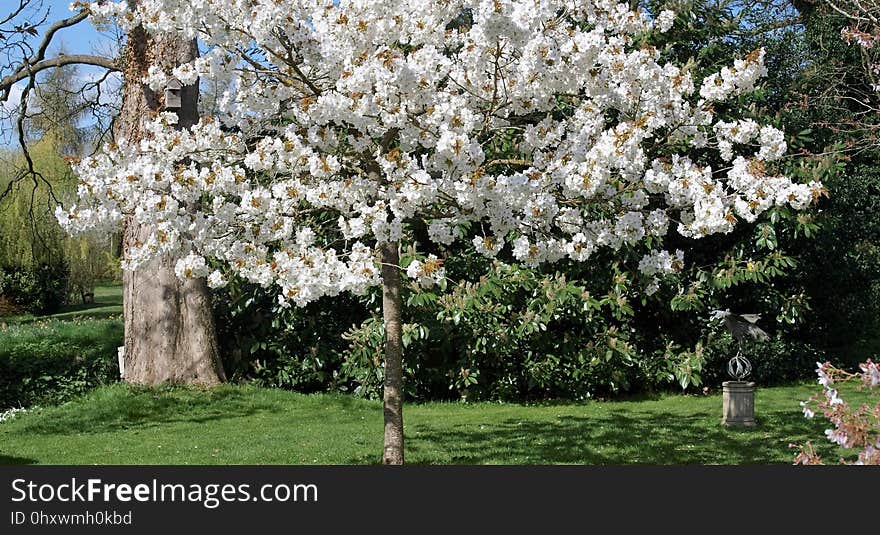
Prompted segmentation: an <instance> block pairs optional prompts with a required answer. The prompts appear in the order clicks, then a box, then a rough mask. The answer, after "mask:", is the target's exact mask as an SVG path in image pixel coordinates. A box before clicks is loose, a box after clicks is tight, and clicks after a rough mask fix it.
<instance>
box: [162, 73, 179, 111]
mask: <svg viewBox="0 0 880 535" xmlns="http://www.w3.org/2000/svg"><path fill="white" fill-rule="evenodd" d="M182 90H183V84H181V83H180V80H178V79H177V78H172V79H170V80H168V83H167V84H165V109H166V110H179V109H180V108H181V107H182V106H183V104H182V101H181V91H182Z"/></svg>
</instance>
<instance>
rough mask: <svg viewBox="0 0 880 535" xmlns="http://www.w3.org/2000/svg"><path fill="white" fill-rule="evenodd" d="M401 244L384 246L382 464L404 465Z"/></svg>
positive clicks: (382, 251) (382, 250)
mask: <svg viewBox="0 0 880 535" xmlns="http://www.w3.org/2000/svg"><path fill="white" fill-rule="evenodd" d="M398 247H399V245H398V243H397V242H394V243H386V244H384V245H382V249H381V254H382V316H383V319H384V320H385V392H384V409H385V410H384V412H385V448H384V451H383V453H382V464H403V324H402V322H401V310H402V308H403V307H402V303H401V297H400V288H401V282H400V267H399V266H400V254H399V252H398Z"/></svg>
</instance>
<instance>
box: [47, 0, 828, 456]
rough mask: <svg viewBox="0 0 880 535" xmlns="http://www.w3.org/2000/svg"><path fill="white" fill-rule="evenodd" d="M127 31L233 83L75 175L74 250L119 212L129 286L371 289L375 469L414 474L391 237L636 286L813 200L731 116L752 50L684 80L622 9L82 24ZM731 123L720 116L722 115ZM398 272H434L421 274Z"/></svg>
mask: <svg viewBox="0 0 880 535" xmlns="http://www.w3.org/2000/svg"><path fill="white" fill-rule="evenodd" d="M91 9H92V12H93V15H95V16H98V17H115V20H116V21H117V23H118V24H120V25H121V26H123V27H129V28H130V27H133V26H134V25H136V24H143V26H144V27H145V28H147V30H148V31H150V32H154V33H157V34H161V33H163V32H169V31H181V32H184V33H185V34H186V35H188V36H192V37H197V38H199V39H200V40H201V41H202V42H203V43H204V44H205V45H206V46H207V47H208V53H207V54H205V55H203V56H202V57H201V58H199V59H198V60H196V61H194V62H192V63H188V64H185V65H182V66H180V67H177V68H175V69H172V70H171V71H167V72H166V71H162V70H160V69H152V70H151V71H150V72H149V75H148V76H147V78H146V79H145V82H146V83H147V84H149V86H150V87H151V88H153V89H160V88H162V87H163V86H164V85H165V84H166V83H167V81H168V80H169V79H170V77H172V76H173V77H175V78H176V79H178V80H179V81H181V82H182V83H184V84H192V83H194V82H195V80H196V79H197V77H203V78H226V79H228V80H229V81H231V87H233V88H234V90H232V91H229V92H227V94H226V95H225V96H224V98H223V102H222V106H221V108H222V113H221V114H220V115H219V116H218V117H214V118H203V119H202V120H201V121H200V122H199V123H198V124H196V125H194V126H192V127H191V128H187V129H182V130H181V129H178V128H175V122H176V117H175V116H174V114H171V113H164V114H160V115H158V116H157V117H156V118H155V120H153V121H152V122H150V124H149V125H148V128H149V135H148V136H147V138H146V139H144V140H143V141H142V142H141V143H139V144H126V143H120V144H119V145H118V146H113V147H107V148H105V149H104V150H103V152H101V153H100V154H98V155H96V156H94V157H92V158H88V159H86V160H83V161H82V162H81V163H80V164H79V166H78V168H77V172H78V174H79V176H80V177H81V179H82V184H81V186H80V188H79V192H80V195H81V202H80V203H79V205H78V206H75V207H73V208H72V209H70V210H68V211H63V212H59V213H58V214H57V215H58V218H59V220H60V221H61V222H62V224H63V225H64V226H65V227H66V228H67V229H69V230H70V231H72V232H83V231H93V230H104V229H108V228H112V227H115V226H116V225H118V224H119V222H120V221H121V220H122V219H123V218H125V217H127V216H133V217H134V218H135V219H136V220H137V221H138V222H140V223H142V224H143V225H145V226H148V227H149V228H151V229H153V232H152V233H151V234H150V235H149V236H144V237H143V240H142V241H141V242H139V243H137V244H135V246H133V247H132V248H131V250H130V255H129V256H128V257H127V258H126V259H125V260H124V264H125V267H126V268H127V269H138V267H139V266H141V265H144V264H145V263H146V262H149V260H150V259H151V258H153V257H155V256H156V255H160V254H170V255H174V256H175V257H176V258H178V261H177V266H176V272H177V274H178V276H179V277H181V278H190V277H204V276H207V277H208V281H209V283H210V284H212V285H215V286H219V285H223V284H225V282H226V281H227V280H228V278H229V277H232V276H235V277H242V278H244V279H246V280H249V281H252V282H255V283H259V284H262V285H264V286H266V287H268V286H274V287H275V288H277V291H278V300H279V301H280V303H282V304H292V305H297V306H302V305H305V304H307V303H309V302H311V301H313V300H316V299H319V298H321V297H323V296H333V295H337V294H339V293H340V292H353V293H355V294H362V293H364V292H366V291H367V290H368V289H369V288H371V287H373V286H377V285H382V288H383V316H384V322H385V335H386V344H385V383H384V404H385V446H384V453H383V462H385V463H402V462H403V458H404V456H403V419H402V389H401V386H402V384H401V383H402V344H401V317H400V316H401V289H402V277H401V272H402V271H403V269H402V263H401V256H400V250H401V243H402V242H409V241H411V239H412V238H411V236H412V235H411V232H410V229H411V227H412V225H413V224H419V225H425V226H427V229H428V236H429V237H430V240H431V241H432V242H434V243H436V244H439V245H448V244H451V243H453V242H454V241H456V240H467V241H470V242H472V243H473V245H474V247H475V248H476V250H477V251H479V252H480V253H482V254H484V255H486V256H489V257H494V256H497V255H507V256H508V257H511V256H512V258H513V259H515V260H516V261H519V262H522V263H524V264H527V265H529V266H537V265H539V264H541V263H551V262H557V261H561V260H565V261H575V262H585V261H588V260H589V259H590V257H591V255H592V254H593V253H594V252H595V251H596V250H598V249H600V248H609V249H612V250H620V249H623V248H629V249H635V250H641V251H642V252H643V254H644V258H643V260H642V262H641V263H640V265H639V269H640V271H641V272H642V275H643V277H644V280H645V284H646V290H647V291H651V290H652V288H655V287H656V284H657V283H658V281H659V280H660V278H661V277H662V276H663V275H664V274H666V273H669V272H671V271H673V270H674V269H676V267H677V266H678V265H679V263H680V262H681V261H682V259H681V258H680V257H679V256H677V255H676V253H670V252H668V251H665V250H662V248H661V245H660V244H662V240H663V237H664V236H665V235H666V234H667V232H668V231H669V229H670V226H671V227H672V229H673V230H674V232H677V233H679V234H680V235H682V236H684V237H689V238H699V237H701V236H706V235H710V234H715V233H725V232H729V231H730V230H731V229H733V227H734V225H735V224H736V223H737V222H738V221H739V220H745V221H749V222H750V221H754V220H755V218H756V217H758V215H759V214H761V212H763V211H765V210H767V209H768V208H770V207H772V206H774V205H791V206H793V207H795V208H803V207H805V206H807V205H808V204H810V202H811V201H812V200H813V199H814V198H815V197H817V196H818V194H819V192H820V191H821V186H820V185H819V184H816V183H811V184H796V183H793V182H792V181H791V180H789V179H788V178H786V177H784V176H777V175H776V174H775V173H773V172H771V169H772V164H768V162H771V161H773V160H775V159H778V158H780V157H781V156H782V155H783V154H784V152H785V150H786V145H785V142H784V140H783V137H784V136H783V133H782V132H781V131H779V130H777V129H776V128H774V127H772V126H761V125H759V124H758V123H756V122H755V121H753V120H749V119H734V120H728V121H724V120H721V119H720V118H719V117H717V116H716V112H715V107H716V106H718V105H719V104H721V103H724V102H726V101H729V100H731V99H733V98H734V97H737V96H738V95H740V94H742V93H744V92H747V91H749V90H751V89H752V88H753V86H754V84H755V82H756V80H757V79H758V78H759V77H760V76H761V75H762V74H763V73H764V66H763V51H762V50H757V51H755V52H753V53H752V54H750V55H748V56H747V57H745V58H743V59H741V60H738V61H737V62H736V63H735V64H734V65H733V66H731V67H729V68H725V69H723V70H722V71H721V72H718V73H715V74H712V75H710V76H708V77H706V78H705V79H703V80H695V74H694V72H693V69H691V68H689V67H681V66H677V65H675V64H673V63H671V62H668V61H666V60H664V59H663V55H662V53H661V51H660V50H657V49H656V48H654V47H652V46H651V45H650V40H651V37H652V35H654V34H655V33H656V32H663V31H666V30H667V29H668V28H670V26H671V25H672V24H673V19H674V16H673V14H672V13H671V12H668V11H664V12H662V13H659V14H658V15H657V16H656V17H652V16H650V15H649V14H647V13H644V12H640V11H634V10H632V9H631V8H630V7H629V6H628V5H626V4H616V3H614V2H613V1H609V0H593V1H574V0H520V1H512V0H413V1H409V2H399V1H396V0H370V1H367V0H341V1H339V2H333V1H331V0H232V1H231V0H143V1H142V2H140V3H138V4H137V7H136V8H131V7H129V6H128V4H126V3H125V2H121V3H102V4H93V5H92V6H91ZM728 118H729V117H728ZM405 273H406V275H408V276H409V277H412V278H414V279H416V280H417V281H418V282H419V283H421V284H422V285H425V286H427V285H431V284H434V283H437V282H440V281H442V280H443V278H444V270H443V265H442V260H441V259H440V258H437V257H435V256H433V255H428V256H427V257H425V256H424V255H422V256H420V257H419V258H418V259H415V260H413V261H412V262H411V263H408V264H407V266H406V269H405Z"/></svg>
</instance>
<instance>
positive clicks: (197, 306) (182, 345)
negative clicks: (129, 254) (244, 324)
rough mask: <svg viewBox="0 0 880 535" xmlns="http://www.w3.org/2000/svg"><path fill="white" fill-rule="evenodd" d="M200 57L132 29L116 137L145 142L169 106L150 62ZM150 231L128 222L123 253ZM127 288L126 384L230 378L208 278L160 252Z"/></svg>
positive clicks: (194, 101) (190, 48) (192, 106)
mask: <svg viewBox="0 0 880 535" xmlns="http://www.w3.org/2000/svg"><path fill="white" fill-rule="evenodd" d="M132 1H134V0H132ZM197 55H198V46H197V44H196V42H195V40H189V41H188V40H184V39H181V38H179V37H178V36H175V35H163V36H157V37H152V38H151V37H149V36H148V35H147V34H146V32H144V30H143V28H140V27H138V28H135V29H134V30H132V31H131V32H130V33H129V35H128V40H127V42H126V47H125V51H124V58H123V64H124V65H125V71H124V78H125V83H124V84H123V99H122V110H121V112H120V115H119V117H118V118H117V120H116V124H115V127H114V128H115V135H116V139H117V140H126V141H129V142H133V143H137V142H139V141H140V140H141V139H143V137H144V135H145V131H144V123H145V121H148V120H150V119H152V118H153V117H155V116H156V114H157V113H158V112H160V111H162V106H163V105H164V102H163V100H164V92H153V91H152V90H150V88H149V87H147V86H146V85H144V84H143V83H142V80H143V78H144V76H145V75H146V73H147V69H148V68H149V66H150V65H157V66H159V67H161V68H163V69H165V70H167V71H170V70H171V68H173V67H176V66H178V65H181V64H183V63H188V62H190V61H192V60H193V59H195V58H196V57H197ZM198 97H199V89H198V83H196V84H194V85H191V86H186V87H184V88H183V90H182V91H181V100H182V107H181V108H180V110H179V111H178V118H179V123H178V127H179V128H186V127H188V126H192V125H193V124H195V123H196V122H198ZM150 230H151V229H150V228H149V227H147V226H144V225H141V224H139V223H137V222H136V221H134V220H133V219H129V220H128V221H126V224H125V228H124V230H123V251H128V248H129V247H130V246H131V245H133V244H135V243H138V242H143V241H145V239H146V237H147V236H149V235H150ZM122 286H123V311H124V317H125V377H124V378H125V380H126V381H128V382H130V383H136V384H144V385H156V384H160V383H163V382H166V381H171V382H180V383H193V384H202V385H214V384H217V383H220V382H222V381H225V376H224V373H223V368H222V366H221V364H220V351H219V345H218V342H217V333H216V329H215V325H214V316H213V311H212V308H211V295H210V293H209V290H208V287H207V284H206V282H205V280H204V279H195V280H186V281H180V280H179V279H178V278H177V276H176V275H175V274H174V261H173V260H172V259H171V258H169V257H160V258H157V259H154V260H153V261H152V262H150V263H149V264H148V265H146V266H143V267H142V268H140V269H138V270H137V271H126V272H125V273H124V274H123V280H122Z"/></svg>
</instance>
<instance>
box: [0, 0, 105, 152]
mask: <svg viewBox="0 0 880 535" xmlns="http://www.w3.org/2000/svg"><path fill="white" fill-rule="evenodd" d="M6 2H7V0H0V4H5V3H6ZM35 4H39V1H38V0H35ZM69 6H70V1H69V0H42V9H40V10H38V11H37V12H36V13H34V12H31V13H30V14H29V15H30V16H31V17H42V15H43V14H44V13H46V12H47V11H48V18H47V19H46V22H45V23H44V24H42V25H41V26H40V27H39V28H38V30H39V35H37V36H36V37H34V38H33V39H32V42H33V44H34V46H36V45H37V44H38V43H39V42H40V41H41V40H42V38H43V36H44V35H45V32H46V30H47V29H48V28H49V26H51V25H52V23H54V22H56V21H58V20H60V19H64V18H67V17H70V16H71V15H72V14H73V12H72V11H70V8H69ZM3 15H6V10H5V9H3V8H0V17H2V16H3ZM23 20H24V19H20V20H17V22H23ZM31 22H36V20H32V21H31ZM62 50H63V51H64V52H65V53H67V54H97V55H103V56H109V57H114V56H115V55H116V34H115V32H114V30H113V29H112V28H108V29H102V31H98V29H96V28H95V27H94V26H93V25H92V23H91V22H90V21H88V20H86V21H83V22H80V23H79V24H77V25H75V26H72V27H70V28H64V29H62V30H60V31H59V32H58V33H56V34H55V37H54V39H53V40H52V46H51V47H50V48H49V52H48V54H47V56H48V57H52V56H54V55H56V54H57V53H58V52H60V51H62ZM102 73H103V71H102V70H101V69H98V68H91V67H80V69H79V74H80V76H81V77H82V78H83V79H94V77H96V76H98V75H100V74H102ZM21 85H22V84H21V83H20V84H19V86H21ZM20 91H21V89H20V87H19V88H18V90H15V88H13V92H12V94H11V95H10V98H9V102H7V103H6V104H5V106H4V107H5V108H7V109H14V108H16V107H17V106H18V102H19V98H18V97H19V95H20ZM0 130H2V135H0V147H2V146H10V145H13V144H15V143H16V141H15V139H14V136H13V135H12V133H13V128H12V124H10V123H9V122H8V121H5V120H0Z"/></svg>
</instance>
